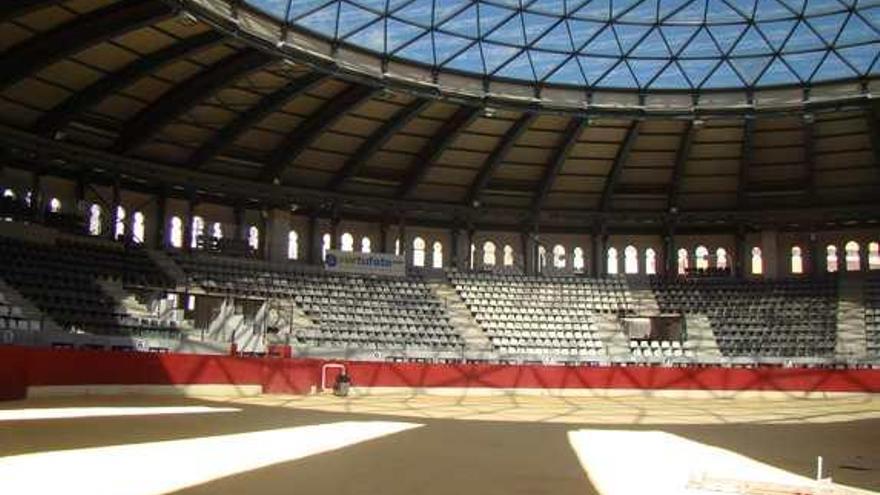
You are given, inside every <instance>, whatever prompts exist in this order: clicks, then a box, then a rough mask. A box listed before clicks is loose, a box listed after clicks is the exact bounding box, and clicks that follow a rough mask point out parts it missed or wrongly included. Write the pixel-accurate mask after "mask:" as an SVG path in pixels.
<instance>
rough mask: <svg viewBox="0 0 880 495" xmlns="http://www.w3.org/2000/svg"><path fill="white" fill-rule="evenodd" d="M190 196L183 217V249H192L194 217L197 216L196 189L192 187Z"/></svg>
mask: <svg viewBox="0 0 880 495" xmlns="http://www.w3.org/2000/svg"><path fill="white" fill-rule="evenodd" d="M188 196H189V198H188V200H187V203H186V217H185V218H184V219H183V250H184V251H186V252H190V251H192V240H193V217H195V209H196V194H195V190H193V189H190V190H189V194H188Z"/></svg>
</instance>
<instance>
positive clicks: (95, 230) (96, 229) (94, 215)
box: [7, 189, 103, 235]
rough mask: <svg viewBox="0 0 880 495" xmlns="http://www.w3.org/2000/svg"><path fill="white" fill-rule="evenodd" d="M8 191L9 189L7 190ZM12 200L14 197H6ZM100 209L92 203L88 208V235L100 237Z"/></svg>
mask: <svg viewBox="0 0 880 495" xmlns="http://www.w3.org/2000/svg"><path fill="white" fill-rule="evenodd" d="M7 191H9V189H7ZM8 197H12V198H14V197H15V196H8ZM102 213H103V212H102V211H101V207H100V206H98V204H97V203H93V204H92V206H91V207H89V234H91V235H101V214H102Z"/></svg>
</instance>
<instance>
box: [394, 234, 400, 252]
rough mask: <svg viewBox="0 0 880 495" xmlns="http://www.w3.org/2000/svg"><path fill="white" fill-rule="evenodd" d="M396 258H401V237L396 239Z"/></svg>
mask: <svg viewBox="0 0 880 495" xmlns="http://www.w3.org/2000/svg"><path fill="white" fill-rule="evenodd" d="M394 256H400V237H398V238H397V239H394Z"/></svg>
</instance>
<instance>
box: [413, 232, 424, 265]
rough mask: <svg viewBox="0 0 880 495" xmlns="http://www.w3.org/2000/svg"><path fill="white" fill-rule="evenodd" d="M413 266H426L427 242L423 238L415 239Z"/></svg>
mask: <svg viewBox="0 0 880 495" xmlns="http://www.w3.org/2000/svg"><path fill="white" fill-rule="evenodd" d="M413 266H425V240H424V239H422V238H421V237H416V238H415V239H413Z"/></svg>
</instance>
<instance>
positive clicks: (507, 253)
mask: <svg viewBox="0 0 880 495" xmlns="http://www.w3.org/2000/svg"><path fill="white" fill-rule="evenodd" d="M504 266H513V248H512V247H510V244H505V245H504Z"/></svg>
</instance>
